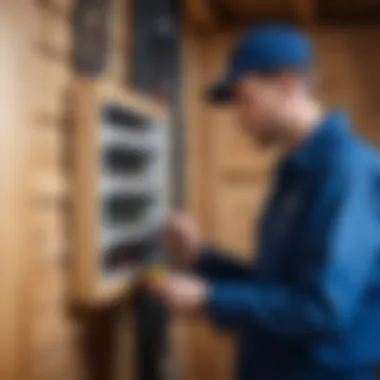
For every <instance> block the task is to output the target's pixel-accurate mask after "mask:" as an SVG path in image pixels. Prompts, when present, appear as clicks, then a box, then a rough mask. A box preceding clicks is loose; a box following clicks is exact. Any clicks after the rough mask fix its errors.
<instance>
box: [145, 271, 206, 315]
mask: <svg viewBox="0 0 380 380" xmlns="http://www.w3.org/2000/svg"><path fill="white" fill-rule="evenodd" d="M208 290H209V289H208V285H207V284H206V283H205V282H204V281H202V280H200V279H198V278H196V277H190V276H184V275H178V274H168V275H166V277H165V278H163V279H162V280H161V281H160V282H159V283H156V285H155V286H154V288H153V289H152V291H153V293H155V294H156V295H157V296H158V297H159V298H160V299H161V300H162V301H163V302H164V304H165V305H166V306H167V307H169V309H171V310H172V311H173V312H174V313H178V314H185V315H192V314H195V313H198V312H200V311H202V309H203V306H204V304H205V302H206V299H207V296H208Z"/></svg>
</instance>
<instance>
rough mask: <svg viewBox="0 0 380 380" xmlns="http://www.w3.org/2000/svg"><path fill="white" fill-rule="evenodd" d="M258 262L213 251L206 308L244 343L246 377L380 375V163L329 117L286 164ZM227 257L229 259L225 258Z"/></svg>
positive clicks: (342, 120)
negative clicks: (378, 368)
mask: <svg viewBox="0 0 380 380" xmlns="http://www.w3.org/2000/svg"><path fill="white" fill-rule="evenodd" d="M261 227H262V228H261V246H260V249H259V252H258V254H259V256H258V260H257V261H256V262H255V263H254V264H252V265H247V266H243V265H241V264H237V263H236V262H233V261H232V259H227V258H226V257H225V256H221V255H219V254H218V253H219V252H216V251H215V250H214V249H212V248H207V249H205V252H204V254H202V255H201V256H200V259H199V261H198V263H197V265H196V269H197V272H198V273H199V274H201V275H203V276H204V277H205V278H207V279H208V280H209V281H210V284H211V292H210V296H209V298H208V301H207V305H206V310H207V313H208V315H209V317H210V319H211V321H212V322H213V323H214V324H215V325H216V326H218V327H219V328H221V329H223V330H229V331H233V332H236V333H237V334H238V337H239V341H240V350H239V357H238V368H237V371H238V375H237V378H238V379H239V380H254V379H258V380H272V379H273V380H274V379H276V380H277V379H292V380H293V379H294V380H296V379H302V380H314V379H318V380H319V379H321V380H330V379H331V380H340V379H342V380H343V379H344V380H348V379H352V380H357V379H360V380H363V379H372V376H373V375H372V368H373V366H374V364H375V363H376V361H377V360H378V359H380V158H379V157H378V156H377V153H376V152H374V151H373V150H371V149H370V148H369V147H368V146H366V145H365V144H364V143H362V142H361V141H360V140H359V139H358V138H357V137H355V135H354V134H353V132H352V131H351V130H350V126H349V121H348V118H347V117H346V116H345V115H344V114H343V113H339V112H337V113H333V114H331V115H330V116H328V117H327V118H326V119H325V120H324V121H323V122H322V123H321V125H320V126H319V127H318V128H317V129H316V131H315V132H314V133H313V134H312V136H310V137H309V138H308V140H307V141H306V142H305V143H304V144H303V145H302V146H301V147H300V148H298V149H297V150H296V151H295V152H293V153H292V154H291V155H290V156H288V157H287V158H286V159H285V160H284V161H283V162H282V163H281V165H280V167H279V170H278V173H277V183H276V185H275V188H274V191H273V195H272V197H270V201H269V204H268V206H267V210H266V212H265V214H264V217H263V221H262V224H261ZM223 257H224V258H223Z"/></svg>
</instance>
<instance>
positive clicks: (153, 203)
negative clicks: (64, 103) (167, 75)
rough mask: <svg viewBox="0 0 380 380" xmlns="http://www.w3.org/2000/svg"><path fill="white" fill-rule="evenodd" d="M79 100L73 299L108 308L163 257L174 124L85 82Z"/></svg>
mask: <svg viewBox="0 0 380 380" xmlns="http://www.w3.org/2000/svg"><path fill="white" fill-rule="evenodd" d="M75 94H76V102H75V104H74V120H75V123H74V124H75V125H74V127H75V128H74V180H73V199H74V217H73V219H74V225H73V228H72V230H73V233H74V239H73V241H74V247H73V258H72V263H73V265H72V273H73V281H72V293H73V295H74V297H75V298H76V299H79V300H82V301H86V302H103V300H104V301H106V300H109V299H111V298H115V297H117V296H118V295H121V294H122V293H123V292H125V290H126V289H127V288H128V287H129V286H131V284H132V283H133V281H134V278H135V276H136V275H137V274H138V273H139V271H140V270H141V269H142V268H143V267H144V266H145V265H147V264H150V263H151V262H152V261H154V260H158V258H159V256H160V254H161V244H160V242H161V233H162V224H163V220H164V218H165V213H166V211H167V207H168V201H169V187H170V186H169V180H168V173H169V168H168V166H169V160H168V157H169V153H168V147H169V144H168V136H169V134H168V118H167V115H166V111H165V108H164V107H163V106H161V105H160V104H157V103H155V102H154V101H149V100H147V99H145V98H140V97H138V96H136V95H132V94H131V93H128V91H127V90H121V89H116V88H115V87H114V86H112V85H109V84H104V83H103V84H99V83H97V82H92V81H91V80H83V81H82V82H81V83H79V84H78V85H77V88H76V91H75Z"/></svg>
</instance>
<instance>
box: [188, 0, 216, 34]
mask: <svg viewBox="0 0 380 380" xmlns="http://www.w3.org/2000/svg"><path fill="white" fill-rule="evenodd" d="M184 14H185V15H186V20H187V22H188V24H189V25H191V27H192V28H194V29H195V30H198V31H201V32H210V31H213V30H215V29H217V28H218V24H219V22H218V19H217V15H216V14H215V12H214V10H213V9H212V7H211V2H210V1H207V0H186V3H185V12H184Z"/></svg>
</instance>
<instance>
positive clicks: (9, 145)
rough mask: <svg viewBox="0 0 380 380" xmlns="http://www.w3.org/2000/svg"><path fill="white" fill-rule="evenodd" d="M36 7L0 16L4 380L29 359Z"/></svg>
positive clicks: (9, 5) (22, 373) (9, 0)
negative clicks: (31, 112) (31, 144)
mask: <svg viewBox="0 0 380 380" xmlns="http://www.w3.org/2000/svg"><path fill="white" fill-rule="evenodd" d="M33 15H34V14H33V2H31V1H28V0H2V2H1V12H0V41H1V43H0V45H1V51H0V56H1V58H0V59H1V65H0V99H1V112H0V155H1V158H0V209H1V214H0V252H1V254H0V299H1V302H0V336H1V340H0V378H1V379H7V380H14V379H15V380H16V379H17V380H18V379H20V380H21V379H27V378H28V376H29V375H30V371H29V369H30V366H29V364H30V359H31V350H30V348H31V327H32V321H31V320H30V318H31V313H30V311H31V309H30V308H31V306H32V303H31V301H32V297H31V296H32V293H31V292H30V286H28V282H29V281H30V280H31V276H30V273H31V270H30V269H31V265H32V261H31V260H29V258H30V257H31V252H29V251H28V250H29V249H28V245H27V243H28V242H27V235H28V227H29V222H30V215H29V212H28V211H29V210H28V208H29V207H30V206H31V205H30V200H29V199H28V198H29V197H30V195H31V192H30V188H29V189H28V185H29V183H30V182H29V175H30V174H29V173H30V171H29V162H30V160H29V157H28V156H29V132H28V124H30V122H31V120H30V113H29V107H30V103H31V99H32V97H31V92H30V91H31V90H32V79H33V78H32V75H31V74H32V73H33V64H32V61H31V57H32V56H31V50H32V49H31V44H30V42H31V39H32V38H33V36H34V34H33V23H34V19H33Z"/></svg>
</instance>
